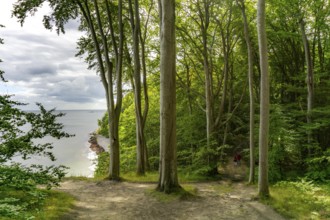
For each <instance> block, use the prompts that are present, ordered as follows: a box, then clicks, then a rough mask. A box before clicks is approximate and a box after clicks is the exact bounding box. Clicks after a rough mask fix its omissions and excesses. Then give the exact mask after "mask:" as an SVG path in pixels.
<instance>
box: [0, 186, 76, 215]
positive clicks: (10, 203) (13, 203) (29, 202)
mask: <svg viewBox="0 0 330 220" xmlns="http://www.w3.org/2000/svg"><path fill="white" fill-rule="evenodd" d="M73 203H74V198H73V197H72V196H70V195H68V194H66V193H63V192H58V191H50V190H41V189H40V190H36V191H23V190H13V189H9V188H1V189H0V220H12V219H15V220H21V219H22V220H23V219H24V220H29V219H38V220H39V219H40V220H52V219H61V216H63V215H65V214H66V213H67V212H68V211H69V210H70V208H71V207H72V206H73Z"/></svg>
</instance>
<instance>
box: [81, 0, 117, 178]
mask: <svg viewBox="0 0 330 220" xmlns="http://www.w3.org/2000/svg"><path fill="white" fill-rule="evenodd" d="M121 1H122V0H119V3H118V5H119V13H118V22H119V32H120V39H119V44H120V46H119V49H118V48H117V44H116V41H115V40H114V38H113V39H112V40H113V41H112V46H113V49H114V52H115V54H116V56H115V58H116V59H115V62H116V79H117V84H116V85H114V82H113V77H114V76H113V63H112V61H111V60H110V58H109V54H110V53H109V51H108V48H109V46H108V41H107V39H106V36H105V34H104V28H103V25H102V22H101V18H100V12H99V7H98V1H96V0H94V1H93V4H94V7H95V13H92V12H91V11H90V8H89V5H88V2H87V1H84V2H79V1H76V3H77V4H78V6H79V8H80V10H81V12H82V14H83V17H84V18H85V19H86V22H87V24H88V27H89V30H90V32H91V35H92V40H93V42H94V44H95V50H96V56H97V61H98V66H99V71H100V76H101V80H102V84H103V87H104V89H105V93H106V101H107V111H108V114H109V136H110V167H109V179H113V180H119V179H120V174H119V168H120V160H119V134H118V128H119V117H120V113H121V103H122V81H121V72H122V52H121V51H122V43H123V29H122V13H121V12H122V2H121ZM104 3H105V5H106V8H107V15H108V18H109V25H110V32H111V34H112V36H114V34H113V33H114V30H113V27H112V20H111V16H110V10H109V4H108V2H107V1H106V0H105V2H104ZM94 14H95V16H96V22H97V24H96V25H97V28H98V30H99V34H100V36H101V42H99V39H98V37H97V33H96V28H95V27H94V19H95V18H94V17H93V16H94ZM100 44H102V47H101V45H100ZM101 48H102V49H101ZM102 53H103V57H104V61H103V59H102ZM113 87H116V91H117V97H116V102H115V98H114V92H113V90H114V89H113Z"/></svg>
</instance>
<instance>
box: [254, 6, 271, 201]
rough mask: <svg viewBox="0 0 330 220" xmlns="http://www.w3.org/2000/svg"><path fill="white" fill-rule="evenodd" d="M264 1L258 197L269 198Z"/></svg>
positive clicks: (261, 12)
mask: <svg viewBox="0 0 330 220" xmlns="http://www.w3.org/2000/svg"><path fill="white" fill-rule="evenodd" d="M265 3H266V1H265V0H258V7H257V10H258V13H257V27H258V43H259V56H260V70H261V80H260V82H261V85H260V128H259V179H258V191H259V196H261V197H268V196H269V186H268V134H269V73H268V54H267V36H266V11H265Z"/></svg>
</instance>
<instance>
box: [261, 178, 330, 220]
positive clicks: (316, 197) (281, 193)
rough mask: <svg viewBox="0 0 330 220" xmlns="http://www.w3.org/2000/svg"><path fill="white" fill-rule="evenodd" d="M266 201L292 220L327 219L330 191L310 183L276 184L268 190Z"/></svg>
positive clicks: (329, 210)
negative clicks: (269, 193)
mask: <svg viewBox="0 0 330 220" xmlns="http://www.w3.org/2000/svg"><path fill="white" fill-rule="evenodd" d="M270 192H271V199H269V200H268V201H266V202H267V203H268V204H270V205H271V206H273V207H274V208H275V209H276V210H277V211H278V212H280V213H281V214H283V215H284V216H286V217H288V218H290V219H291V218H292V219H328V218H329V217H330V208H329V207H330V199H329V198H330V191H329V189H327V188H325V187H321V186H319V185H316V184H314V183H313V182H311V181H305V180H301V181H299V182H285V181H283V182H278V183H277V184H275V185H274V186H272V187H271V188H270Z"/></svg>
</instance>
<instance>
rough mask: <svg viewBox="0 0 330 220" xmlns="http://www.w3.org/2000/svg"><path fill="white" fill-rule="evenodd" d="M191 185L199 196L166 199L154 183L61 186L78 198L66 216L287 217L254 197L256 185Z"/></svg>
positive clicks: (95, 219) (97, 219)
mask: <svg viewBox="0 0 330 220" xmlns="http://www.w3.org/2000/svg"><path fill="white" fill-rule="evenodd" d="M187 185H189V186H190V187H194V188H195V189H196V191H197V196H196V197H194V198H190V197H189V198H188V199H186V200H179V199H177V200H172V201H166V202H164V201H159V200H158V199H156V198H155V197H153V196H151V194H150V191H151V190H153V189H155V187H156V184H154V183H153V184H150V183H149V184H148V183H143V184H142V183H130V182H120V183H118V182H111V181H101V182H90V181H78V180H67V181H65V182H63V183H62V184H61V187H60V188H59V190H60V191H64V192H67V193H70V194H72V195H73V196H74V197H75V198H76V199H77V202H76V204H75V207H74V208H73V209H72V211H71V212H70V213H69V214H67V215H66V216H64V217H63V218H62V219H64V220H65V219H86V220H87V219H88V220H108V219H109V220H111V219H115V220H131V219H132V220H133V219H134V220H140V219H141V220H142V219H143V220H152V219H155V220H157V219H164V220H172V219H173V220H174V219H175V220H181V219H182V220H185V219H189V220H190V219H199V220H204V219H205V220H207V219H214V220H218V219H235V220H237V219H242V220H243V219H244V220H254V219H256V220H259V219H262V220H263V219H265V220H282V219H284V218H283V217H282V216H280V215H279V214H277V213H276V212H275V211H274V210H272V209H271V208H270V207H268V206H265V205H263V204H261V203H259V202H258V201H256V200H255V199H254V196H255V194H256V189H255V187H253V186H246V185H245V184H244V183H240V182H236V183H231V182H229V181H216V182H207V183H189V184H187Z"/></svg>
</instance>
